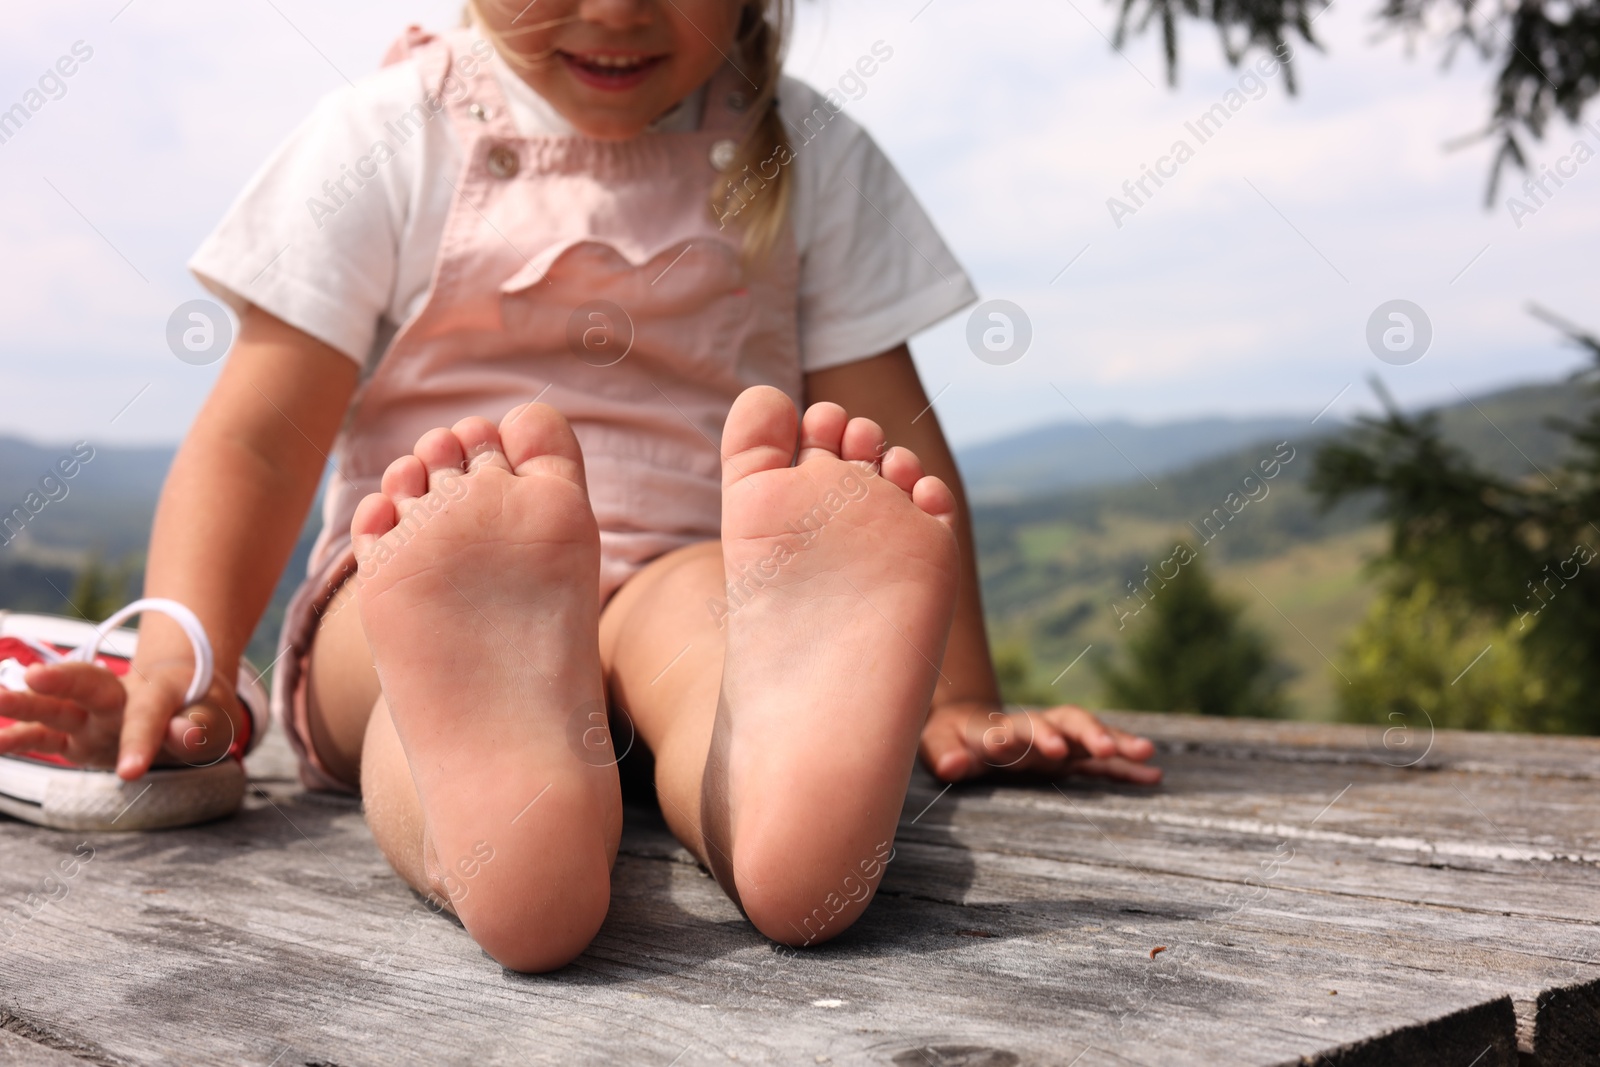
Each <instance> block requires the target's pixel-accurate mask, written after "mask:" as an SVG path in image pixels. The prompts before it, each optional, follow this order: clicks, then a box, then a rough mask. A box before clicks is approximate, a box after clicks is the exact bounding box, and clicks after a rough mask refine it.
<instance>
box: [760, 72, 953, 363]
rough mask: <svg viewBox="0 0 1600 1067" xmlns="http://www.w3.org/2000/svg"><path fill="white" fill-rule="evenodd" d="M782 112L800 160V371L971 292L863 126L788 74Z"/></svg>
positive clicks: (927, 321) (900, 329)
mask: <svg viewBox="0 0 1600 1067" xmlns="http://www.w3.org/2000/svg"><path fill="white" fill-rule="evenodd" d="M781 113H782V115H783V117H784V120H785V124H786V125H787V127H788V130H789V138H790V141H791V146H792V148H793V151H794V158H795V165H796V175H795V190H794V192H795V196H794V201H793V203H794V208H793V216H792V219H793V224H794V228H795V240H796V243H797V244H798V246H799V252H800V292H799V323H800V360H801V367H802V369H803V370H806V371H815V370H822V369H824V368H826V367H833V366H838V365H839V364H843V363H850V362H853V361H855V360H858V359H866V358H869V357H871V356H876V355H878V354H880V353H882V352H886V351H888V350H889V349H891V348H894V347H895V346H896V345H899V344H902V343H904V342H905V341H906V340H908V339H909V338H910V337H911V336H912V335H913V334H916V333H920V332H921V331H922V330H925V329H927V328H928V327H930V326H932V325H934V324H935V323H937V322H939V321H941V320H942V319H944V318H946V317H948V316H950V315H953V314H955V313H956V312H957V311H960V310H961V309H962V308H965V307H967V306H969V305H971V304H972V303H974V302H975V301H976V300H977V298H978V294H977V292H976V291H975V290H974V289H973V287H972V282H971V281H970V280H969V279H968V278H967V275H966V272H965V271H963V270H962V269H961V265H960V264H959V263H958V262H957V261H956V258H955V256H954V255H953V254H952V253H951V252H950V249H949V248H948V247H947V246H946V245H945V243H944V240H943V239H942V238H941V237H940V236H939V233H938V231H937V230H936V229H935V228H934V225H933V223H932V221H931V220H929V218H928V215H927V213H926V212H925V211H923V209H922V205H920V204H919V203H917V199H916V197H915V196H914V195H913V194H912V192H911V190H910V188H909V187H907V185H906V183H905V181H904V179H902V178H901V177H900V175H899V173H898V172H897V171H896V170H895V169H894V165H893V164H892V163H890V162H889V160H888V158H887V157H886V156H885V155H884V154H883V151H882V150H881V149H880V148H879V147H878V146H877V144H875V143H874V142H873V140H872V138H871V137H870V136H868V134H867V133H866V131H865V130H863V129H862V128H861V127H860V126H858V125H857V124H856V123H855V122H854V121H853V120H851V119H850V118H849V117H848V116H847V115H844V114H841V113H838V112H837V111H835V110H833V109H832V108H831V107H830V106H829V104H828V102H827V101H826V100H824V98H823V97H822V96H820V95H819V94H818V93H817V92H816V91H815V90H813V89H811V88H810V87H809V86H806V85H804V84H803V83H800V82H796V81H794V80H792V79H785V80H784V85H783V96H782V104H781Z"/></svg>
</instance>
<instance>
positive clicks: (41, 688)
mask: <svg viewBox="0 0 1600 1067" xmlns="http://www.w3.org/2000/svg"><path fill="white" fill-rule="evenodd" d="M22 680H23V681H24V682H26V683H28V688H29V689H32V690H33V691H34V692H35V693H39V694H41V695H43V696H52V697H59V698H61V699H62V700H70V701H72V702H73V703H75V704H79V705H82V706H83V708H84V709H85V710H87V711H89V712H90V713H93V714H105V713H108V712H109V713H115V712H118V711H121V710H122V704H123V701H124V700H126V699H127V693H126V691H125V690H124V689H123V688H122V682H121V680H119V679H118V678H117V676H116V675H114V674H112V673H111V672H110V671H108V670H106V669H105V668H104V667H101V666H97V665H96V664H93V663H52V664H42V663H36V664H34V665H33V666H32V667H29V668H28V671H27V673H26V674H24V675H23V676H22Z"/></svg>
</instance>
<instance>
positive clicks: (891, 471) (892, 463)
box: [881, 445, 926, 493]
mask: <svg viewBox="0 0 1600 1067" xmlns="http://www.w3.org/2000/svg"><path fill="white" fill-rule="evenodd" d="M881 473H882V474H883V476H884V477H885V478H887V479H889V480H890V481H891V482H893V483H894V484H895V485H897V486H899V487H900V490H901V492H905V493H909V492H911V489H912V487H913V486H915V485H916V484H917V481H918V480H919V479H920V478H922V476H923V475H924V474H925V473H926V472H925V471H924V470H923V469H922V460H920V459H918V458H917V454H916V453H915V452H913V451H911V449H909V448H901V447H899V446H898V445H896V446H895V447H894V448H891V449H889V451H887V452H885V453H884V455H883V468H882V472H881Z"/></svg>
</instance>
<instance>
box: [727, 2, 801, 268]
mask: <svg viewBox="0 0 1600 1067" xmlns="http://www.w3.org/2000/svg"><path fill="white" fill-rule="evenodd" d="M793 18H794V4H793V0H750V2H748V3H747V4H746V5H745V7H744V10H743V11H742V12H741V13H740V16H739V35H738V41H737V43H738V48H739V54H740V60H741V63H740V64H739V66H740V72H741V73H742V74H743V75H744V76H745V78H746V79H748V81H749V82H750V84H752V85H753V86H754V87H755V99H754V100H753V101H751V104H750V107H751V109H752V113H753V114H754V115H755V116H756V121H755V124H754V125H753V126H752V127H751V129H750V132H749V133H748V134H747V135H746V136H745V139H744V141H743V143H741V144H740V145H739V149H738V151H737V152H736V153H735V154H734V157H733V161H732V162H731V163H729V164H728V165H727V166H726V167H724V168H723V171H722V180H721V181H719V182H717V183H716V185H715V187H714V188H713V190H712V193H711V211H712V214H714V215H715V216H716V217H717V218H718V220H720V221H723V222H724V223H725V222H726V220H728V219H729V218H737V219H738V220H739V222H740V224H741V225H742V226H743V228H744V255H745V259H746V261H747V262H750V263H754V262H757V261H760V260H763V259H765V258H766V257H767V256H768V255H769V254H770V253H771V252H772V250H773V248H775V247H776V246H777V244H778V239H779V238H780V236H781V235H782V233H783V227H784V224H785V223H786V222H787V220H788V214H789V196H790V190H791V184H790V176H789V162H790V160H791V159H792V157H793V148H792V146H791V145H790V143H789V134H788V131H787V130H785V129H784V126H783V119H782V117H781V116H780V115H779V114H778V81H779V79H780V78H781V77H782V76H783V55H784V48H785V46H786V45H787V44H788V37H789V26H790V24H791V22H792V21H793ZM774 162H776V163H777V170H776V171H775V173H773V174H772V175H770V176H768V174H767V167H768V166H770V165H771V164H773V163H774ZM752 168H754V170H755V173H754V174H753V175H752V174H751V169H752ZM752 185H753V186H754V189H753V190H752ZM752 193H753V195H751V196H750V199H749V201H748V202H746V200H745V197H746V195H749V194H752ZM735 200H737V201H738V205H737V207H735V206H734V201H735Z"/></svg>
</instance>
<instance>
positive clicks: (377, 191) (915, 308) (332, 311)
mask: <svg viewBox="0 0 1600 1067" xmlns="http://www.w3.org/2000/svg"><path fill="white" fill-rule="evenodd" d="M491 62H492V66H493V69H494V73H495V76H496V78H497V80H498V81H499V83H500V88H501V91H502V93H503V94H504V96H505V98H506V103H507V106H508V107H509V109H510V112H511V116H512V120H513V122H514V123H515V125H516V127H517V130H518V132H519V133H521V134H522V135H524V136H534V135H539V134H557V135H559V134H570V133H572V132H573V131H572V127H571V126H570V125H569V124H568V123H567V122H566V121H565V120H564V119H563V118H562V117H561V115H560V114H559V113H558V112H556V110H555V109H554V108H552V107H551V106H550V104H549V103H548V102H546V101H545V100H544V98H543V97H541V96H539V95H538V94H537V93H535V92H534V91H533V89H532V88H531V87H530V86H529V85H528V84H527V83H526V82H524V81H523V80H522V79H521V78H519V77H517V75H516V74H515V73H514V72H513V71H512V70H511V68H510V67H509V66H508V65H507V64H506V63H505V62H504V61H503V60H501V59H500V57H499V56H498V55H496V56H494V58H493V60H492V61H491ZM702 95H703V90H701V92H700V93H697V94H695V95H693V96H691V97H690V98H689V99H687V100H685V101H684V102H683V103H682V104H680V105H679V106H678V107H677V108H674V109H673V110H672V111H671V112H668V113H667V114H666V115H664V116H663V117H662V118H661V119H659V120H657V122H656V123H655V124H654V125H653V126H652V127H651V131H652V132H654V131H670V130H685V129H690V130H692V129H694V128H696V127H697V126H698V123H699V116H700V112H701V110H702V106H701V104H702ZM422 96H423V89H422V81H421V77H420V75H419V73H418V71H417V67H416V63H415V61H412V60H406V61H403V62H400V63H396V64H394V65H393V66H389V67H385V68H383V69H382V70H379V71H378V72H377V73H375V74H373V75H372V76H371V77H368V78H366V79H364V80H362V81H360V82H358V83H357V84H356V85H354V86H349V87H346V88H342V89H338V90H336V91H334V92H332V93H330V94H329V95H328V96H327V97H325V98H324V99H323V100H322V101H321V102H320V103H319V104H318V105H317V107H316V109H315V110H314V111H313V112H312V114H311V116H310V117H309V118H308V119H307V120H306V121H305V122H303V123H302V124H301V125H300V126H299V128H297V129H296V130H295V131H294V132H293V133H291V134H290V135H289V138H288V139H287V140H286V141H285V142H284V144H283V145H282V146H281V147H280V148H279V149H278V150H277V152H275V153H274V154H273V156H272V158H270V159H269V160H268V161H267V162H266V164H265V165H264V166H263V167H262V168H261V170H260V171H258V172H257V173H256V175H255V177H253V178H252V179H251V180H250V182H249V184H248V185H246V186H245V189H244V191H243V192H242V193H240V194H239V197H238V199H237V200H236V201H235V202H234V204H233V206H232V207H231V208H230V209H229V211H228V214H227V215H226V216H225V217H224V218H223V220H222V222H221V223H220V224H219V225H218V227H217V228H216V230H215V231H213V232H212V233H211V235H210V236H209V237H207V238H206V240H205V241H204V243H202V244H201V246H200V249H199V250H198V251H197V252H196V253H195V255H194V257H193V259H191V260H190V262H189V269H190V270H192V271H193V272H194V273H195V275H196V277H198V278H199V279H200V281H201V283H202V284H203V285H205V286H206V288H208V289H210V290H211V291H212V292H213V293H215V294H216V295H217V296H218V297H219V298H221V299H222V300H224V301H226V302H227V303H228V304H229V305H230V306H231V307H232V308H233V309H234V310H235V311H236V312H242V311H243V309H244V307H245V305H246V304H255V305H257V306H258V307H260V308H262V309H264V310H266V311H268V312H270V313H271V314H273V315H275V316H277V317H278V318H280V319H282V320H283V321H285V322H287V323H289V324H290V325H292V326H295V327H296V328H298V329H300V330H303V331H305V332H306V333H308V334H310V335H311V336H313V337H316V338H317V339H319V340H321V341H323V342H325V343H327V344H328V345H330V346H332V347H333V348H335V349H338V350H339V351H340V352H343V353H344V354H345V355H347V356H349V357H350V358H351V359H353V360H356V361H357V362H358V363H361V364H363V365H364V366H365V367H367V368H368V369H370V368H371V366H374V365H375V364H376V360H377V358H378V357H379V356H381V354H382V351H383V349H385V348H386V347H387V345H388V342H389V340H390V339H392V337H393V336H394V332H395V330H396V328H397V327H398V326H400V325H401V324H404V323H405V322H406V321H407V320H408V319H410V318H411V316H412V315H413V314H414V313H416V312H417V311H419V310H421V308H422V305H423V302H424V301H425V300H426V298H427V295H428V287H429V282H430V280H431V277H432V272H433V264H434V259H435V256H436V253H437V252H438V248H439V242H440V240H441V238H442V236H443V233H444V228H445V221H446V218H447V217H448V215H449V212H450V207H451V200H452V198H453V197H454V196H455V191H454V184H455V183H456V181H457V177H458V175H459V173H460V170H461V164H462V158H461V144H460V142H459V140H458V139H457V136H456V132H455V129H454V128H453V127H452V125H451V124H450V122H449V121H448V120H447V119H445V120H443V121H436V122H429V123H426V124H424V125H423V127H422V129H421V131H420V132H419V133H418V134H417V135H416V136H413V137H412V138H411V139H410V140H409V141H407V142H406V143H405V144H404V145H403V146H402V147H401V148H400V149H399V151H398V152H397V153H396V154H395V156H394V158H393V159H391V160H389V161H388V162H386V163H384V164H382V165H381V166H379V167H378V168H377V169H378V174H377V176H376V177H375V178H368V179H366V180H365V183H364V184H363V185H362V186H361V187H360V188H359V190H357V191H356V194H355V196H354V197H353V198H350V199H349V200H348V201H347V202H345V203H343V204H342V205H341V206H340V207H339V209H338V211H337V212H336V213H335V214H333V215H332V216H328V215H327V214H326V212H325V211H324V212H323V213H322V215H321V217H320V218H319V217H318V216H317V215H316V214H314V213H313V212H312V211H311V209H310V201H312V200H313V198H315V199H317V200H319V201H320V202H321V203H323V204H327V203H329V202H330V199H329V194H328V193H327V192H325V190H324V184H325V183H337V182H338V180H339V179H340V177H341V176H342V175H345V174H347V173H348V172H349V170H351V169H353V168H354V167H355V165H356V161H357V160H358V159H360V158H361V157H363V156H365V155H366V154H367V153H368V152H369V151H370V150H371V146H372V145H373V144H374V143H375V142H378V141H380V140H384V139H385V136H386V135H385V131H384V124H385V123H386V122H391V121H393V120H394V118H395V117H396V116H397V115H401V114H404V113H405V112H406V111H407V109H409V108H410V107H411V106H412V105H413V104H415V103H417V102H418V101H420V100H421V99H422ZM819 109H820V115H821V116H827V121H826V122H825V123H823V122H821V121H820V116H819V114H818V112H819ZM779 114H780V116H781V117H782V118H783V119H784V121H785V123H786V124H787V125H788V127H789V129H790V131H791V132H790V138H791V141H792V143H793V146H794V148H795V156H794V161H793V162H792V163H791V164H790V166H791V167H792V168H793V173H792V175H791V177H792V180H793V195H792V197H791V201H790V205H791V206H790V211H791V216H790V217H791V222H792V225H793V228H794V236H795V243H796V246H797V248H798V251H799V255H800V292H799V294H798V297H799V298H798V308H799V329H800V358H801V367H802V369H803V370H806V371H813V370H821V369H822V368H824V367H832V366H836V365H838V364H841V363H849V362H851V361H853V360H858V359H864V358H867V357H870V356H875V355H878V354H879V353H881V352H884V351H887V350H888V349H891V348H893V347H895V346H896V345H899V344H901V343H902V342H904V341H905V340H907V339H908V338H909V337H911V336H912V335H913V334H915V333H917V332H919V331H921V330H923V329H926V328H927V327H929V326H931V325H933V324H934V323H936V322H938V321H939V320H940V319H943V318H945V317H946V316H948V315H951V314H953V313H955V312H956V311H959V310H961V309H962V308H964V307H966V306H967V305H969V304H971V303H972V302H974V301H975V300H976V299H977V294H976V292H975V291H974V290H973V287H972V284H971V282H970V281H969V280H968V279H967V276H966V274H965V273H964V272H963V271H962V269H961V267H960V265H959V264H958V263H957V262H956V260H955V257H954V256H953V255H952V254H951V253H950V250H949V249H948V248H946V247H945V244H944V242H943V240H941V239H940V237H939V234H938V232H937V231H936V230H935V229H934V227H933V224H932V223H931V222H930V221H929V220H928V217H927V215H926V214H925V213H924V212H923V210H922V208H921V206H920V205H919V204H918V203H917V201H916V198H915V197H914V196H913V195H912V193H911V190H910V189H908V188H907V187H906V184H905V182H904V181H903V180H902V179H901V178H900V175H899V174H897V173H896V172H895V169H894V167H893V166H892V165H891V164H890V163H889V161H888V159H887V158H885V157H884V155H883V153H882V151H881V150H880V149H879V148H878V146H877V145H876V144H874V143H873V141H872V139H871V138H870V137H869V136H868V135H867V134H866V132H865V131H863V130H862V129H861V127H860V126H858V125H856V123H855V122H854V121H852V120H851V119H850V117H849V116H847V115H845V114H841V113H836V112H835V111H834V110H833V109H832V108H830V107H829V106H828V105H827V104H826V103H825V102H824V100H823V97H822V96H821V95H820V94H819V93H817V91H816V90H814V89H812V88H811V87H810V86H808V85H805V84H804V83H802V82H799V81H796V80H794V79H792V78H788V77H785V78H784V79H783V81H782V83H781V85H780V88H779ZM806 119H809V120H810V121H809V123H807V122H805V120H806ZM819 126H820V129H819ZM650 135H651V134H650V133H649V132H647V133H645V134H643V135H642V136H650ZM852 186H853V188H852ZM352 187H353V186H350V185H347V187H346V188H347V189H349V188H352ZM341 199H342V197H341Z"/></svg>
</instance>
